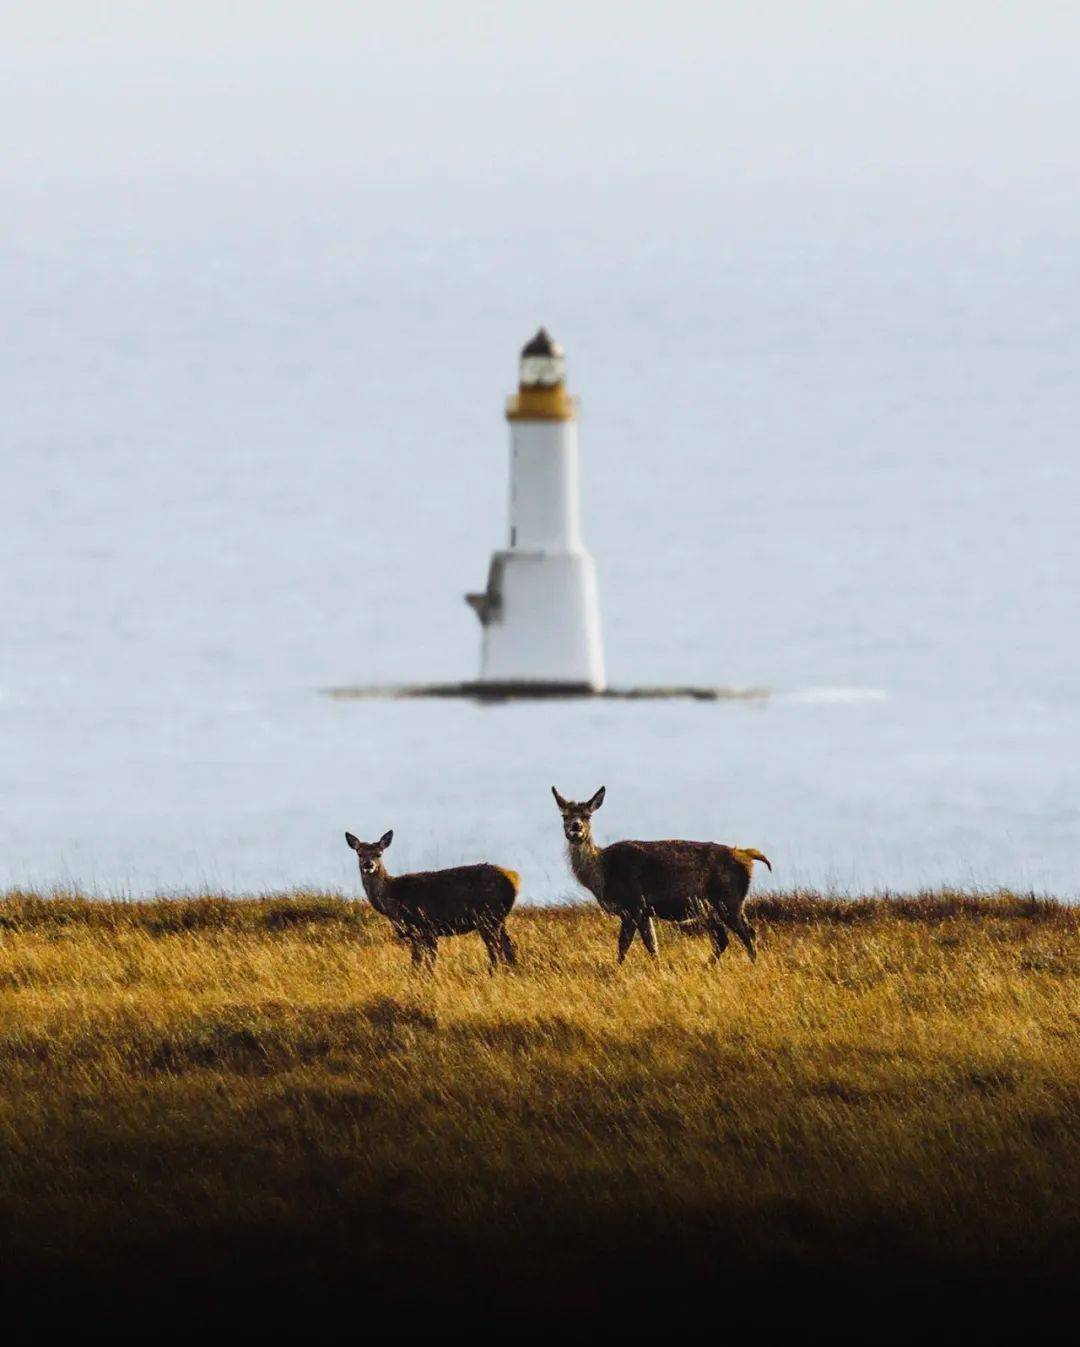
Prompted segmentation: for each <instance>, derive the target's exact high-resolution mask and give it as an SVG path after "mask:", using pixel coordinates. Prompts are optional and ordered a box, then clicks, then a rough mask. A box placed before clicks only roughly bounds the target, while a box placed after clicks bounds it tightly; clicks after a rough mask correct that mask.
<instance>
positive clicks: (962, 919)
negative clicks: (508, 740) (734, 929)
mask: <svg viewBox="0 0 1080 1347" xmlns="http://www.w3.org/2000/svg"><path fill="white" fill-rule="evenodd" d="M752 920H753V921H754V922H755V924H756V925H757V927H758V929H759V933H760V935H761V955H760V957H759V960H758V962H757V964H756V965H751V964H750V963H749V961H748V960H747V959H746V957H745V955H744V954H743V953H742V952H741V951H736V950H734V949H732V950H730V951H729V952H728V954H727V955H726V956H725V959H724V961H723V963H722V965H721V966H720V968H719V969H715V968H709V967H707V966H706V965H705V956H706V947H705V942H704V941H702V940H700V939H694V938H689V937H682V936H678V935H674V934H671V933H668V934H667V938H666V940H665V942H664V944H663V945H662V951H661V960H660V962H659V964H658V965H655V966H654V965H650V964H649V963H648V962H647V960H646V958H645V956H644V954H643V953H642V952H641V951H640V950H639V949H638V948H637V947H636V946H635V949H634V951H633V953H632V955H631V958H630V960H629V961H628V962H627V964H626V965H625V966H624V967H623V968H621V969H616V968H615V966H614V944H615V932H614V930H613V929H612V926H611V923H610V922H609V921H608V919H606V918H604V917H603V916H602V915H601V914H600V913H599V911H598V910H596V909H595V908H593V907H585V908H580V909H579V908H557V909H549V910H533V911H527V910H526V911H521V912H519V913H517V914H516V915H515V916H514V917H512V919H511V925H512V929H513V931H514V933H515V937H516V939H517V940H518V943H519V946H520V950H521V960H522V966H521V968H520V970H519V971H518V972H517V973H516V974H514V975H512V976H505V975H502V976H499V977H496V978H490V977H488V976H487V973H486V959H485V956H484V953H483V950H482V947H481V945H480V943H479V941H478V940H477V939H476V938H475V937H467V938H463V939H460V940H457V941H447V942H443V947H442V948H443V956H442V961H441V965H440V969H439V972H438V974H437V975H436V976H435V977H434V978H433V979H430V980H426V981H425V980H423V979H419V978H417V977H416V976H414V975H413V974H412V972H411V971H410V969H409V967H408V959H407V956H406V954H405V952H404V951H403V949H402V947H401V946H400V945H399V944H397V943H395V942H393V941H391V940H390V939H389V938H388V928H387V927H386V925H385V923H382V922H380V921H379V919H377V918H375V917H374V916H373V914H372V913H371V912H370V909H368V908H367V907H366V906H359V905H357V904H353V903H350V902H346V901H343V900H341V899H339V898H336V897H333V896H322V895H311V894H297V895H293V896H287V897H281V898H274V899H263V900H228V899H225V898H201V899H190V900H180V901H169V900H159V901H151V902H141V903H112V902H97V901H88V900H80V899H78V898H65V897H54V898H44V899H43V898H36V897H34V896H32V895H19V894H13V895H9V896H8V897H7V898H6V899H4V900H0V1241H2V1250H0V1251H2V1253H3V1261H2V1271H0V1280H2V1282H3V1283H4V1289H5V1290H6V1291H7V1293H8V1297H9V1298H8V1301H7V1302H6V1303H7V1304H8V1305H9V1307H10V1306H12V1305H14V1306H16V1307H19V1308H30V1309H33V1308H35V1307H41V1308H50V1309H51V1308H54V1307H56V1306H57V1305H58V1304H60V1303H62V1302H71V1303H78V1304H80V1305H83V1306H87V1307H107V1306H111V1307H112V1308H113V1309H114V1310H115V1309H116V1308H118V1307H119V1308H129V1307H131V1306H133V1305H135V1304H138V1303H143V1304H148V1305H150V1306H152V1307H153V1308H154V1309H155V1310H160V1309H162V1308H165V1309H171V1310H173V1311H178V1310H184V1311H187V1310H190V1309H192V1308H193V1307H194V1308H200V1307H201V1308H203V1309H205V1310H208V1311H210V1312H219V1311H220V1310H221V1308H223V1307H224V1306H226V1305H229V1306H234V1307H235V1306H246V1307H249V1309H250V1307H251V1306H256V1305H257V1306H258V1308H259V1310H260V1312H262V1313H266V1312H272V1313H276V1312H279V1311H280V1312H285V1311H290V1310H296V1309H304V1310H311V1309H313V1308H317V1307H320V1306H331V1305H334V1306H338V1305H343V1306H345V1307H346V1308H349V1309H361V1308H362V1309H363V1310H365V1311H369V1310H371V1309H373V1308H384V1307H388V1308H394V1309H399V1310H401V1312H402V1313H403V1314H404V1315H407V1316H408V1317H409V1318H410V1319H415V1318H416V1316H417V1315H421V1314H424V1313H426V1312H445V1311H454V1310H462V1311H469V1312H470V1313H472V1314H474V1315H475V1314H476V1313H478V1312H479V1313H488V1314H492V1315H497V1314H501V1313H506V1312H510V1313H522V1314H528V1315H533V1316H540V1317H558V1316H562V1315H565V1314H566V1313H568V1312H572V1313H574V1314H575V1315H578V1316H584V1315H592V1314H597V1313H606V1314H612V1313H620V1314H632V1315H634V1316H636V1317H639V1318H652V1317H655V1318H656V1320H657V1321H658V1322H667V1323H670V1322H671V1320H672V1319H678V1318H680V1317H682V1316H688V1315H690V1314H693V1313H695V1312H697V1311H699V1310H701V1309H703V1308H704V1309H705V1310H706V1311H707V1312H709V1313H713V1312H716V1313H718V1314H719V1313H720V1311H721V1307H728V1308H730V1309H735V1308H741V1309H742V1310H748V1309H751V1308H752V1309H753V1312H754V1314H755V1316H757V1317H762V1316H764V1317H769V1316H771V1315H772V1314H773V1313H775V1311H776V1310H777V1309H781V1308H782V1309H784V1310H786V1311H789V1312H794V1313H796V1314H798V1315H800V1316H809V1315H810V1314H812V1313H814V1312H824V1311H826V1310H827V1311H828V1312H829V1313H830V1314H833V1315H835V1314H836V1313H837V1312H842V1313H845V1314H848V1313H855V1312H856V1311H858V1310H859V1309H861V1308H866V1307H872V1308H874V1309H875V1310H880V1309H882V1308H883V1307H887V1308H888V1309H889V1310H890V1311H891V1312H893V1313H899V1312H901V1311H905V1310H914V1311H916V1313H919V1314H921V1313H925V1312H926V1311H928V1310H935V1311H937V1310H941V1309H943V1308H945V1307H950V1308H954V1307H958V1306H962V1307H963V1308H964V1310H965V1312H966V1313H967V1314H968V1315H969V1318H968V1320H967V1322H968V1324H969V1325H970V1324H972V1323H973V1322H974V1317H973V1316H976V1315H979V1316H990V1315H1001V1314H1004V1313H1006V1312H1009V1311H1011V1310H1019V1311H1021V1312H1022V1313H1023V1314H1024V1316H1025V1317H1026V1318H1027V1319H1028V1320H1029V1322H1034V1321H1035V1320H1038V1319H1040V1318H1043V1317H1048V1316H1052V1315H1055V1314H1057V1313H1060V1312H1062V1311H1063V1309H1065V1308H1066V1307H1067V1301H1066V1297H1067V1296H1068V1295H1070V1294H1071V1293H1072V1291H1073V1289H1074V1286H1073V1283H1074V1278H1075V1274H1076V1272H1077V1267H1078V1264H1077V1245H1078V1242H1080V998H1078V995H1077V987H1078V973H1080V951H1078V945H1077V936H1078V934H1080V913H1078V912H1077V911H1076V910H1075V909H1071V908H1069V907H1066V906H1061V905H1058V904H1055V903H1053V902H1048V901H1037V900H1030V899H1024V898H1019V897H1011V896H1008V895H1004V896H1001V897H999V898H992V899H991V898H974V897H966V896H963V895H955V894H932V895H925V896H922V897H915V898H906V899H903V898H898V899H890V900H887V901H884V900H882V901H855V900H850V901H849V900H826V899H820V898H815V897H813V896H810V895H792V896H789V897H780V898H770V899H768V900H765V901H762V902H760V903H758V904H757V906H756V909H755V913H754V915H753V917H752ZM664 934H665V933H664V932H663V931H662V932H661V937H662V939H663V938H664ZM817 1322H818V1323H819V1326H821V1327H824V1326H825V1325H826V1323H835V1322H836V1321H835V1320H829V1321H824V1320H822V1321H817ZM878 1327H880V1325H878Z"/></svg>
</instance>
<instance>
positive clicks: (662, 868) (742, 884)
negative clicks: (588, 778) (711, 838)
mask: <svg viewBox="0 0 1080 1347" xmlns="http://www.w3.org/2000/svg"><path fill="white" fill-rule="evenodd" d="M551 793H552V795H554V796H555V803H556V804H557V805H558V806H559V812H560V813H561V814H562V820H563V833H564V835H565V837H566V840H567V843H568V844H569V851H570V868H571V869H572V870H573V872H574V875H575V877H576V878H577V880H578V882H579V883H580V884H583V885H584V886H585V888H587V889H588V890H589V891H590V892H591V893H592V894H593V896H594V897H595V898H596V901H597V902H598V903H599V904H600V906H601V907H602V908H603V909H604V911H605V912H608V913H610V914H611V915H612V916H613V917H618V918H619V921H620V923H621V925H620V927H619V963H622V961H623V960H624V959H625V958H626V952H627V950H628V949H629V948H630V946H631V944H632V943H633V940H634V936H635V935H639V936H640V937H641V943H642V944H643V945H644V946H645V948H646V949H647V950H648V951H649V953H650V954H652V955H655V954H656V927H655V925H654V924H653V918H654V917H655V918H658V919H659V920H660V921H671V922H677V923H679V924H681V925H684V926H687V927H690V928H695V927H696V928H698V929H702V928H704V930H706V931H707V932H708V934H709V936H710V937H711V939H712V947H713V954H712V957H713V959H714V960H716V959H719V957H720V956H721V954H723V952H724V950H725V949H727V944H728V931H731V932H733V934H735V935H736V936H738V938H739V939H740V940H741V941H742V943H743V944H744V945H745V946H746V952H747V953H748V954H749V955H750V958H751V959H755V958H756V957H757V951H756V947H755V945H756V942H755V939H754V929H753V927H752V926H751V925H750V923H749V922H748V921H747V920H746V917H745V915H744V914H743V910H742V909H743V901H744V899H745V898H746V892H747V890H748V889H749V887H750V876H751V874H752V872H753V869H754V862H755V861H761V862H762V864H764V865H767V866H768V867H769V869H770V870H771V869H772V865H771V864H770V862H769V860H768V858H767V857H766V856H763V855H762V853H761V852H760V851H755V850H754V849H753V848H752V847H725V846H721V845H720V844H719V843H718V842H674V841H672V842H613V843H612V844H611V846H607V847H598V846H597V845H596V843H595V842H594V841H593V835H592V816H593V814H595V813H596V811H597V810H598V809H599V808H600V806H601V805H602V804H603V803H604V795H605V790H604V787H603V786H601V787H600V789H599V790H598V791H597V792H596V794H595V795H594V796H593V797H592V798H591V799H589V800H585V801H584V802H583V803H576V802H574V801H573V800H564V799H563V797H562V796H561V795H560V794H559V792H558V791H557V790H556V789H555V787H554V786H552V788H551Z"/></svg>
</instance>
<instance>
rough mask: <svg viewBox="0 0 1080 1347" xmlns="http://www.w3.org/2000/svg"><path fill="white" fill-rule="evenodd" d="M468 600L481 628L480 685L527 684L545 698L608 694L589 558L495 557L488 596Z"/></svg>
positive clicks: (518, 554) (528, 554) (593, 573)
mask: <svg viewBox="0 0 1080 1347" xmlns="http://www.w3.org/2000/svg"><path fill="white" fill-rule="evenodd" d="M466 597H467V599H468V602H469V603H470V604H471V605H472V607H473V608H474V609H475V610H476V613H477V616H478V617H479V618H480V621H481V623H482V625H483V628H484V645H483V655H482V657H481V665H480V679H479V682H480V683H481V684H491V685H494V686H495V687H501V688H506V687H514V686H516V687H520V686H522V685H527V686H530V687H534V688H543V689H544V690H545V691H546V692H547V693H548V695H551V694H552V693H555V694H556V695H557V694H558V692H559V691H560V690H561V691H563V692H564V693H566V694H569V695H573V694H575V693H578V694H580V693H583V692H584V693H589V692H602V691H603V689H604V688H605V687H606V685H607V682H606V678H605V675H604V651H603V645H602V642H601V638H600V604H599V600H598V599H597V592H596V569H595V567H594V565H593V559H592V557H591V556H590V555H589V554H588V552H585V551H574V552H526V551H519V550H516V549H510V550H509V551H505V552H496V553H495V555H494V556H493V557H492V558H491V568H490V570H489V572H488V583H487V589H486V590H485V591H484V593H483V594H470V595H467V596H466Z"/></svg>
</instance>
